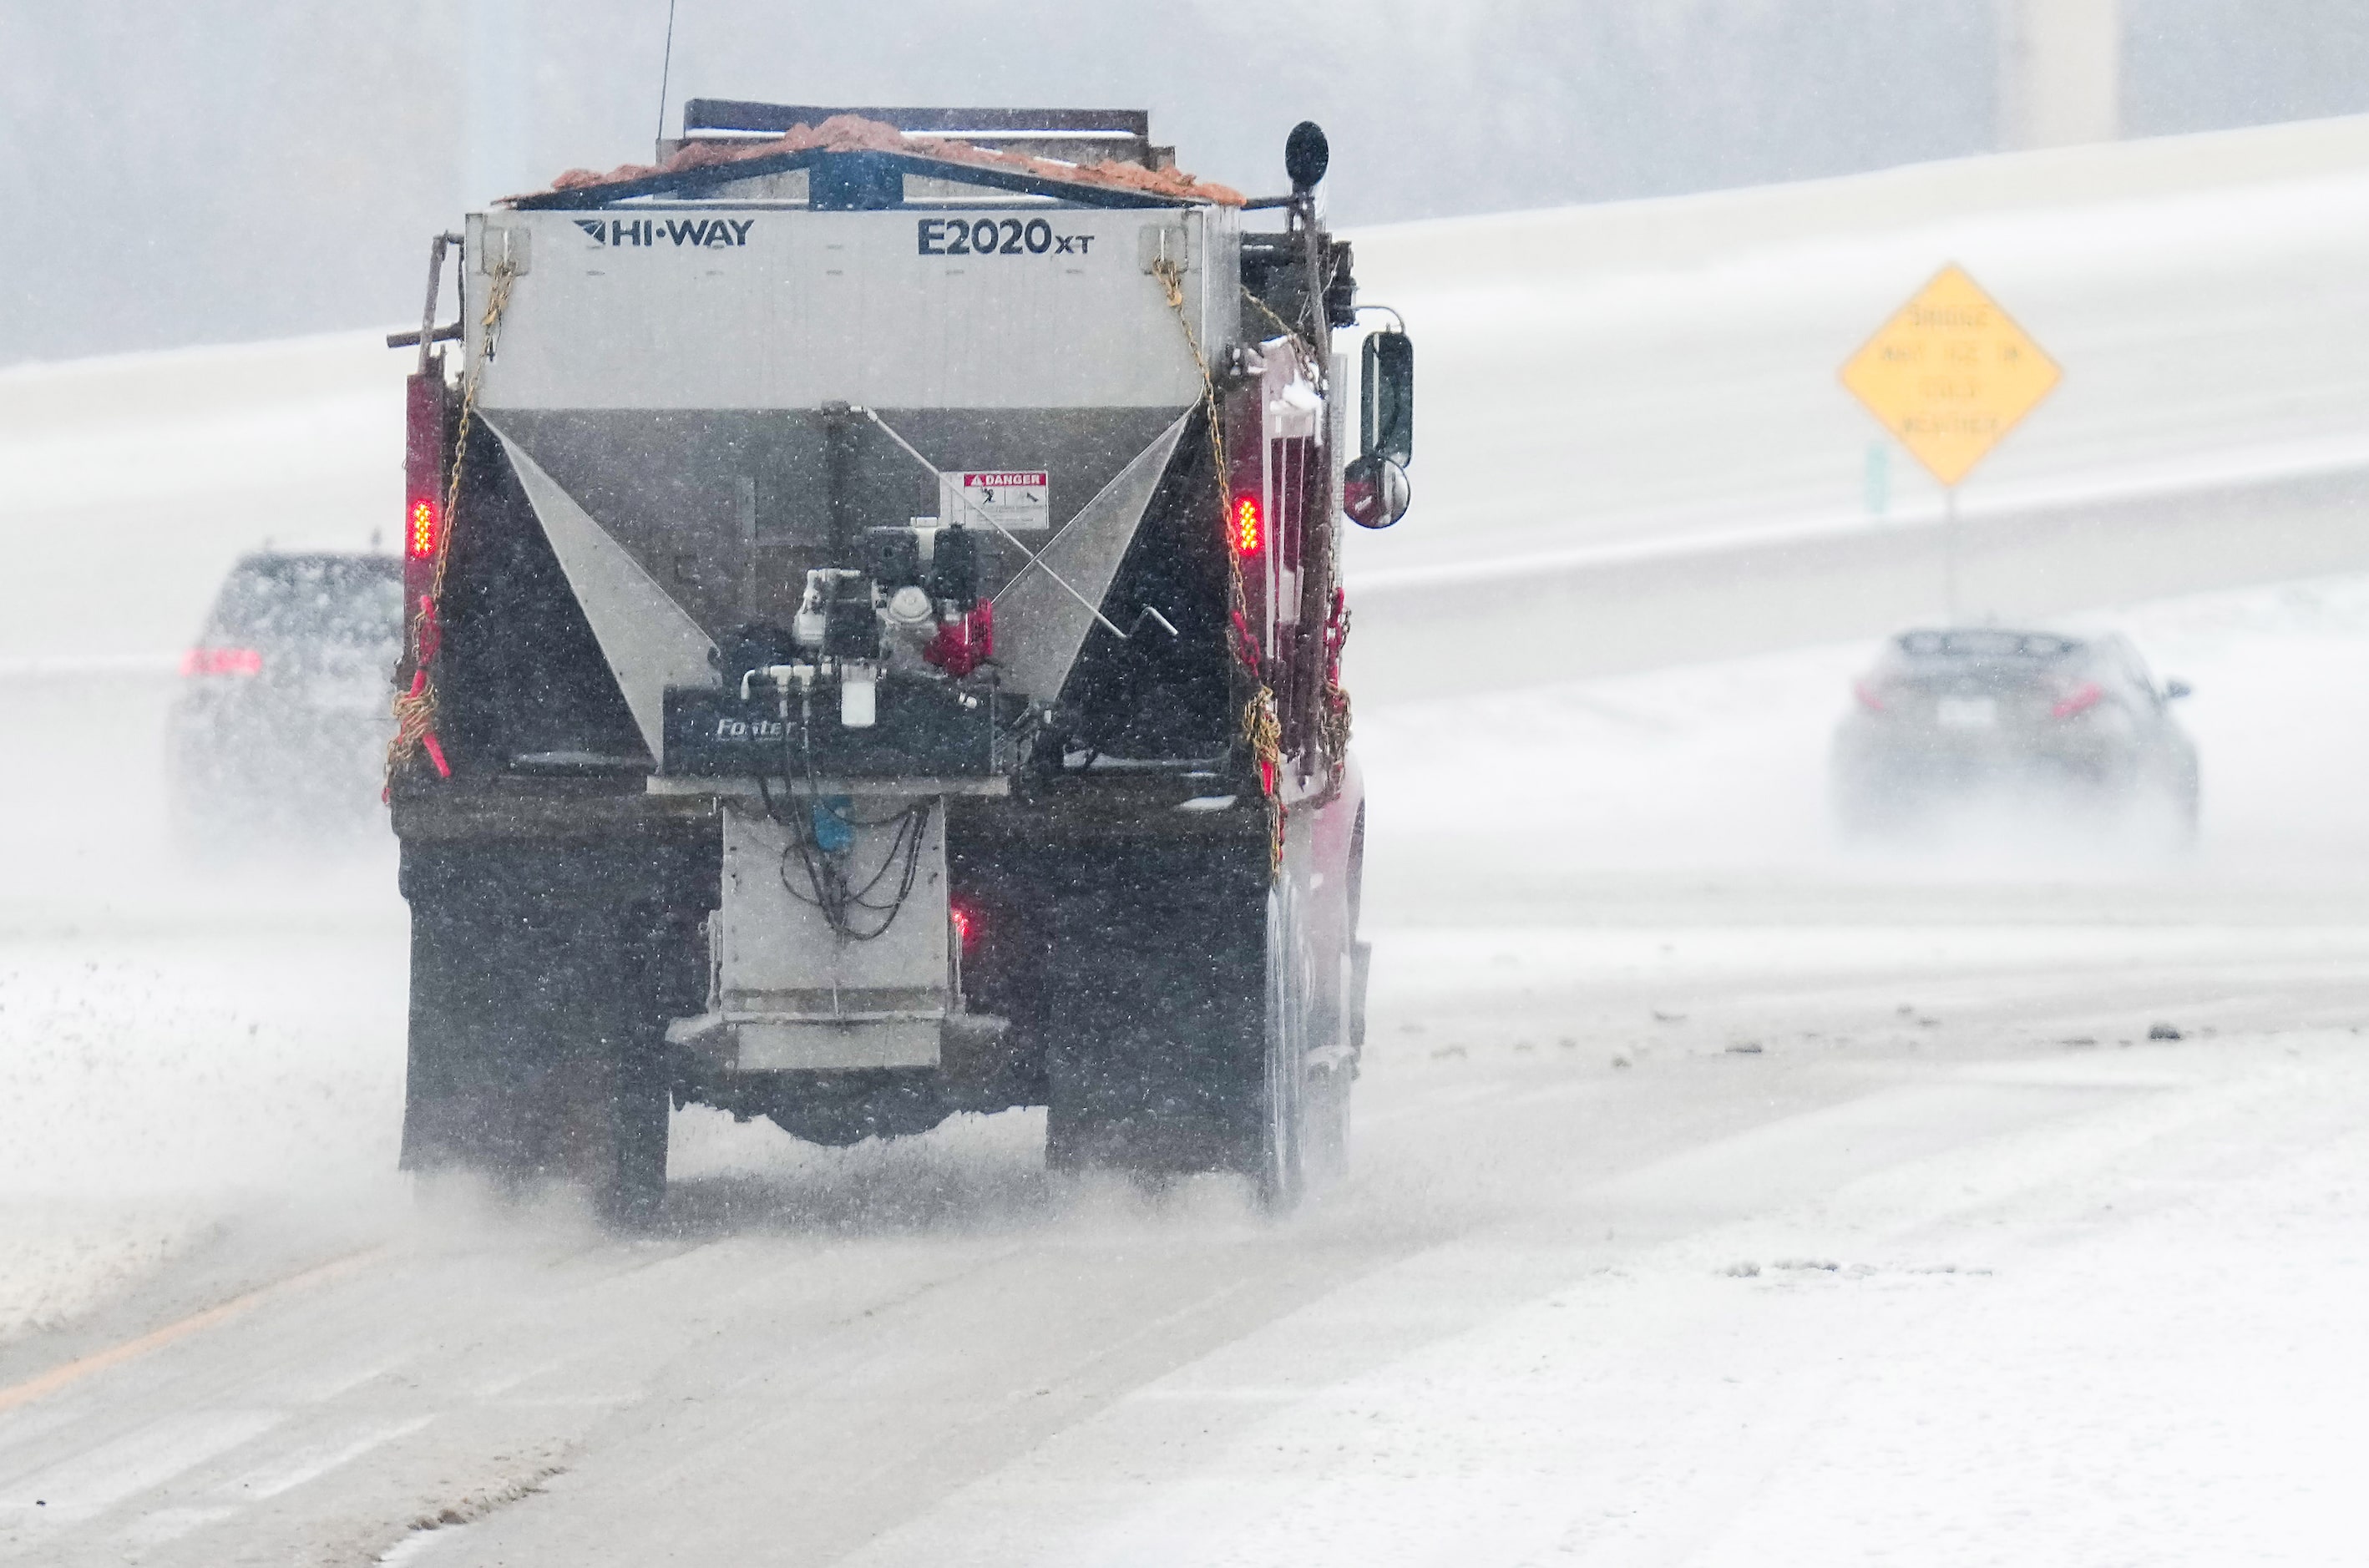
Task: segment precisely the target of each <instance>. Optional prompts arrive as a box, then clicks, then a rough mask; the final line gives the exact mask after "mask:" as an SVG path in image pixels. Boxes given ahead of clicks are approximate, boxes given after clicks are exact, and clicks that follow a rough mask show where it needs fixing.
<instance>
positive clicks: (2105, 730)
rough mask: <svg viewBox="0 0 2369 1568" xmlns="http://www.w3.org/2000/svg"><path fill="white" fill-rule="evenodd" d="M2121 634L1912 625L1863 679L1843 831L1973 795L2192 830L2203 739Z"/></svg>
mask: <svg viewBox="0 0 2369 1568" xmlns="http://www.w3.org/2000/svg"><path fill="white" fill-rule="evenodd" d="M2187 694H2188V688H2187V687H2186V686H2185V685H2183V684H2181V683H2180V682H2179V681H2170V682H2168V683H2166V684H2164V685H2162V686H2157V684H2156V681H2155V679H2154V677H2153V676H2151V675H2150V674H2149V673H2148V672H2147V668H2146V663H2145V661H2144V660H2142V659H2141V658H2139V656H2138V652H2137V650H2136V649H2134V647H2131V645H2130V643H2129V642H2128V641H2127V640H2126V639H2124V638H2123V637H2121V636H2119V635H2107V636H2100V637H2079V636H2070V635H2064V634H2061V633H2057V632H2019V631H2009V630H2004V629H2001V628H1997V627H1956V628H1947V629H1937V630H1927V631H1913V632H1903V633H1901V634H1900V635H1898V636H1895V637H1894V638H1893V639H1892V640H1891V641H1890V642H1889V643H1887V644H1886V645H1885V647H1884V650H1883V657H1882V658H1880V659H1879V660H1878V661H1877V663H1876V665H1875V668H1874V669H1872V670H1869V671H1868V672H1867V674H1866V675H1865V676H1863V677H1861V678H1860V681H1858V682H1856V684H1855V685H1854V687H1853V695H1854V697H1855V698H1856V701H1855V702H1854V704H1853V705H1852V710H1851V712H1850V713H1849V714H1848V715H1847V716H1846V717H1845V718H1844V719H1843V722H1842V724H1841V726H1840V727H1839V728H1838V729H1837V732H1836V735H1835V743H1834V755H1833V767H1832V774H1831V777H1832V783H1833V793H1834V801H1835V807H1836V813H1837V818H1838V820H1839V822H1840V824H1841V826H1842V827H1843V829H1844V830H1845V831H1846V832H1850V833H1855V834H1864V833H1871V832H1882V831H1885V830H1899V829H1906V828H1911V827H1914V826H1916V825H1917V824H1918V823H1919V822H1920V821H1926V820H1929V819H1930V818H1932V817H1933V816H1934V815H1935V814H1936V813H1937V811H1938V810H1940V809H1941V808H1945V807H1951V806H1957V805H1964V804H1970V803H1991V804H1997V805H2001V806H2004V807H2009V808H2010V809H2013V808H2022V807H2048V808H2059V809H2062V808H2070V809H2071V810H2072V811H2074V812H2075V813H2077V814H2081V815H2086V816H2089V817H2090V818H2092V819H2093V820H2094V819H2100V818H2105V819H2112V818H2135V817H2136V816H2137V815H2138V814H2140V813H2143V812H2146V811H2150V810H2152V811H2156V812H2157V813H2159V814H2160V815H2161V818H2162V819H2163V820H2164V821H2166V822H2168V823H2169V826H2170V829H2171V830H2172V832H2173V834H2174V835H2175V836H2176V837H2178V838H2179V839H2180V841H2183V842H2184V841H2192V840H2193V839H2194V837H2195V832H2196V807H2197V785H2196V747H2195V745H2194V743H2193V742H2192V741H2191V740H2190V739H2189V738H2188V736H2187V734H2186V732H2185V731H2183V730H2182V729H2181V728H2180V724H2179V722H2178V721H2177V720H2176V719H2175V718H2174V717H2173V716H2172V712H2171V706H2170V704H2172V702H2173V701H2175V700H2176V699H2178V698H2180V697H2184V696H2186V695H2187Z"/></svg>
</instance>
